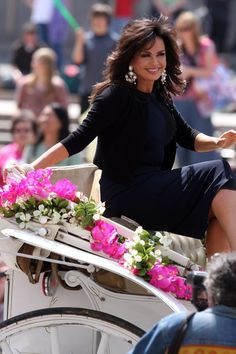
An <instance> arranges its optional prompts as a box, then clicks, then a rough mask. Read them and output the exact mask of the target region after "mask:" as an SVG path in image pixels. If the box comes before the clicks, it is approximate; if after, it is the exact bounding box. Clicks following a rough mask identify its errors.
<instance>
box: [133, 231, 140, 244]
mask: <svg viewBox="0 0 236 354" xmlns="http://www.w3.org/2000/svg"><path fill="white" fill-rule="evenodd" d="M133 240H134V241H135V242H140V236H139V235H137V234H136V233H135V234H134V236H133Z"/></svg>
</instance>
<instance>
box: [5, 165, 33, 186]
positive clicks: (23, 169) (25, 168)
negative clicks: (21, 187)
mask: <svg viewBox="0 0 236 354" xmlns="http://www.w3.org/2000/svg"><path fill="white" fill-rule="evenodd" d="M33 170H34V168H33V167H32V166H31V165H30V164H28V163H25V164H22V165H17V164H16V163H11V164H10V165H8V166H6V167H5V168H4V169H3V182H4V183H7V182H8V179H15V180H17V181H19V180H21V179H22V178H23V177H24V176H25V175H26V174H27V172H29V171H33Z"/></svg>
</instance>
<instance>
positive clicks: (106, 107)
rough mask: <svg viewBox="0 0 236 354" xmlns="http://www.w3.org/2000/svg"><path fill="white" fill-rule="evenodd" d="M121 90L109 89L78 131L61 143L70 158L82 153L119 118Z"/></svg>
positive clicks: (92, 107)
mask: <svg viewBox="0 0 236 354" xmlns="http://www.w3.org/2000/svg"><path fill="white" fill-rule="evenodd" d="M120 98H121V90H119V88H116V87H109V88H107V89H105V90H104V91H103V92H102V94H101V95H99V96H98V97H97V98H96V99H95V101H94V103H93V104H92V106H91V108H90V110H89V112H88V115H87V117H86V118H85V119H84V121H83V122H82V124H81V125H80V126H79V127H78V129H77V130H75V131H74V132H72V133H71V134H69V135H68V136H67V137H66V138H65V139H63V140H62V141H61V143H62V144H63V145H64V147H65V148H66V150H67V151H68V153H69V156H71V155H74V154H76V153H78V152H80V151H82V150H83V149H84V148H85V147H86V146H87V145H88V144H90V143H91V141H93V140H94V139H95V138H96V137H97V136H98V135H99V134H100V133H102V132H103V131H104V130H105V129H106V128H107V127H108V126H109V125H112V124H113V123H114V121H115V120H116V119H117V118H118V117H119V104H120Z"/></svg>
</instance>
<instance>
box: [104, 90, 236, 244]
mask: <svg viewBox="0 0 236 354" xmlns="http://www.w3.org/2000/svg"><path fill="white" fill-rule="evenodd" d="M148 108H149V114H148V117H147V119H148V122H147V131H146V137H144V139H145V141H146V145H145V155H144V158H143V161H141V163H140V166H139V167H138V168H137V169H136V171H135V172H134V179H133V182H132V184H130V185H129V184H128V185H123V184H122V185H121V184H117V183H116V182H114V181H112V180H111V179H109V178H108V177H107V176H106V175H105V174H104V173H103V174H102V178H101V181H100V184H101V197H102V200H103V201H105V206H106V212H105V215H106V216H107V217H112V216H121V215H124V216H126V217H129V218H131V219H132V220H135V221H136V222H138V223H139V224H140V225H141V226H143V227H144V228H145V229H148V230H156V231H169V232H173V233H177V234H181V235H186V236H190V237H194V238H199V239H202V238H203V237H204V235H205V232H206V229H207V224H208V215H209V210H210V207H211V203H212V200H213V198H214V197H215V195H216V193H217V192H218V191H219V189H221V188H222V187H223V186H227V183H228V182H227V181H231V180H232V181H233V182H235V180H234V179H235V177H234V175H233V173H232V171H231V168H230V166H229V164H228V163H227V162H225V161H222V160H215V161H209V162H202V163H197V164H193V165H189V166H185V167H182V168H178V169H173V170H162V168H161V165H162V163H163V159H164V147H165V145H166V144H168V142H169V140H170V139H171V138H172V137H169V136H168V135H167V129H166V120H167V119H168V115H169V112H168V111H167V110H166V108H165V107H164V106H163V105H162V104H161V103H160V102H158V100H157V99H156V98H155V97H154V96H153V95H151V94H150V99H149V102H148ZM233 184H234V183H233ZM233 189H234V187H233Z"/></svg>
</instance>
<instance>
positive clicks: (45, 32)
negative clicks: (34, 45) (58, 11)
mask: <svg viewBox="0 0 236 354" xmlns="http://www.w3.org/2000/svg"><path fill="white" fill-rule="evenodd" d="M25 2H26V3H27V4H28V5H29V6H30V7H31V18H30V21H31V22H32V23H34V24H35V26H36V27H37V31H38V36H39V39H40V40H41V41H42V42H43V43H46V44H47V45H50V41H49V24H50V22H51V20H52V16H53V8H54V4H53V0H25Z"/></svg>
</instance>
